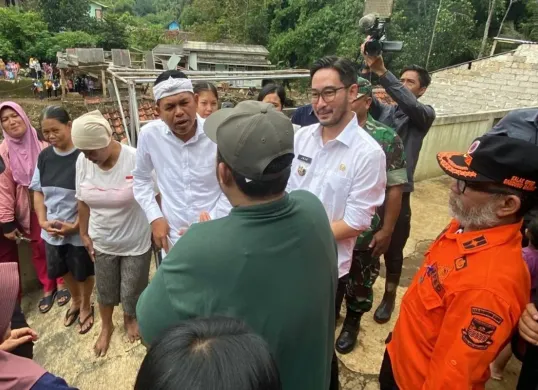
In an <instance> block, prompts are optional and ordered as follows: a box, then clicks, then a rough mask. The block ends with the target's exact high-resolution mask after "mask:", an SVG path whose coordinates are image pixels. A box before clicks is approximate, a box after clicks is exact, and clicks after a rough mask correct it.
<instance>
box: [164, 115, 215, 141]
mask: <svg viewBox="0 0 538 390" xmlns="http://www.w3.org/2000/svg"><path fill="white" fill-rule="evenodd" d="M196 121H197V124H196V133H195V134H194V136H193V137H192V138H191V139H189V140H188V141H187V142H184V144H185V145H187V144H192V143H195V142H197V141H198V139H199V138H201V137H207V136H206V135H205V132H204V122H205V119H204V118H202V117H201V116H200V115H198V114H196ZM163 124H164V126H163V127H162V130H163V131H164V135H166V136H169V135H172V136H175V135H174V133H173V132H172V130H170V128H169V127H168V125H167V124H166V123H165V122H164V121H163ZM177 140H178V141H180V142H183V141H181V140H180V139H179V138H177Z"/></svg>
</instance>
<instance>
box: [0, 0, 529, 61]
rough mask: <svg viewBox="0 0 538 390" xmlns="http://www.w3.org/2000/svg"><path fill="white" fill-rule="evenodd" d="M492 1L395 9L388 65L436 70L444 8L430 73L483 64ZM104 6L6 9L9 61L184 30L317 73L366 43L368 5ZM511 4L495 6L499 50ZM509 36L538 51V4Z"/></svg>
mask: <svg viewBox="0 0 538 390" xmlns="http://www.w3.org/2000/svg"><path fill="white" fill-rule="evenodd" d="M440 1H441V3H440ZM491 1H492V0H395V7H394V13H393V16H392V21H391V23H390V25H389V28H388V37H389V39H391V40H402V41H404V44H405V45H404V50H403V51H402V52H401V53H397V54H387V55H386V59H387V62H388V64H389V66H390V68H392V69H393V70H395V71H398V70H399V69H401V67H403V66H404V65H406V64H410V63H416V64H420V65H425V64H426V60H427V56H428V50H429V46H430V41H431V37H432V34H433V33H434V24H435V18H436V15H437V10H438V7H439V4H441V7H440V12H439V16H438V21H437V24H436V26H435V39H434V41H433V46H432V52H431V55H430V60H429V68H430V69H431V70H434V69H439V68H443V67H446V66H450V65H453V64H456V63H460V62H463V61H467V60H470V59H473V58H476V57H477V55H478V52H479V49H480V44H481V41H482V36H483V34H484V27H485V25H486V20H487V17H488V9H489V4H490V2H491ZM100 2H102V3H104V4H106V5H108V6H109V8H108V9H107V10H106V12H105V19H104V20H103V21H101V22H98V21H95V20H93V19H92V18H90V17H89V14H88V11H89V9H90V6H89V0H26V1H25V5H24V7H23V8H16V7H10V8H0V57H2V58H4V60H5V59H14V60H18V61H21V62H22V63H26V62H27V61H28V58H29V57H30V56H37V57H38V58H40V59H42V60H48V61H54V60H55V57H56V52H57V51H61V50H64V49H66V48H70V47H103V48H105V49H106V50H109V49H111V48H136V49H139V50H149V49H152V48H153V47H155V46H156V45H157V44H159V43H175V42H178V41H177V38H174V37H173V36H170V34H167V32H166V26H167V25H168V24H169V23H170V22H172V21H174V20H177V21H179V22H180V24H181V25H182V28H183V29H184V30H187V31H190V32H192V34H193V36H194V38H193V39H195V40H204V41H218V42H232V43H248V44H261V45H265V46H267V47H268V49H269V51H270V53H271V58H270V59H271V60H272V61H273V63H275V64H277V65H278V66H279V67H308V66H309V65H310V64H311V63H312V61H314V60H315V59H316V58H319V57H320V56H323V55H328V54H337V55H342V56H347V57H350V58H352V59H355V58H357V56H358V53H359V48H360V44H361V42H362V41H363V40H364V38H365V36H364V34H363V33H362V32H360V31H359V29H358V20H359V19H360V17H361V16H362V12H363V8H364V0H100ZM509 2H510V1H509V0H495V8H494V15H493V20H492V24H491V26H490V29H489V32H488V35H489V40H488V44H489V45H491V38H492V37H493V36H495V35H497V32H498V30H499V26H500V22H501V20H502V18H503V16H504V15H505V12H506V10H507V7H508V4H509ZM501 35H503V36H508V37H512V38H519V39H529V40H535V41H538V0H516V1H515V2H514V4H513V5H512V7H511V9H510V12H509V13H508V15H507V18H506V21H505V23H504V25H503V31H502V34H501ZM499 48H500V49H510V48H513V47H510V46H502V45H500V46H499Z"/></svg>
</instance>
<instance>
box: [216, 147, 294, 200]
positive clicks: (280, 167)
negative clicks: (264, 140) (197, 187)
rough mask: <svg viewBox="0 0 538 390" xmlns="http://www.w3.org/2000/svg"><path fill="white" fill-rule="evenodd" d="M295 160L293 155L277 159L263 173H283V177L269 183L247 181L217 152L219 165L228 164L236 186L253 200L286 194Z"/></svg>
mask: <svg viewBox="0 0 538 390" xmlns="http://www.w3.org/2000/svg"><path fill="white" fill-rule="evenodd" d="M293 158H294V155H293V154H291V153H290V154H285V155H283V156H280V157H277V158H275V159H274V160H273V161H271V162H270V163H269V165H267V168H265V170H264V171H263V173H265V174H271V173H278V172H282V176H280V177H278V178H276V179H273V180H269V181H259V180H248V181H247V178H246V177H245V176H243V175H241V174H240V173H237V172H235V171H234V170H233V168H232V167H230V165H229V164H228V163H227V162H226V161H225V160H224V158H223V157H222V154H221V153H220V151H217V164H219V163H224V164H226V166H227V167H228V168H229V169H230V171H232V177H233V180H234V182H235V184H237V186H238V187H239V189H240V190H241V192H242V193H243V194H245V195H246V196H247V197H249V198H252V199H265V198H268V197H270V196H274V195H278V194H281V193H282V192H284V191H285V190H286V186H287V185H288V180H289V179H290V175H291V163H292V162H293Z"/></svg>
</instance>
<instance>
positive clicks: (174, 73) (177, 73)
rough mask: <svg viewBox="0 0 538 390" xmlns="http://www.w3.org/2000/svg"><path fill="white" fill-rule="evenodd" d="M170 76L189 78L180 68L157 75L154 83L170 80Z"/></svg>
mask: <svg viewBox="0 0 538 390" xmlns="http://www.w3.org/2000/svg"><path fill="white" fill-rule="evenodd" d="M170 77H172V78H173V79H188V77H187V75H186V74H185V73H183V72H182V71H180V70H174V69H172V70H166V71H164V72H162V73H161V74H160V75H159V76H158V77H157V79H156V80H155V84H154V85H157V84H159V83H162V82H163V81H165V80H168V79H169V78H170Z"/></svg>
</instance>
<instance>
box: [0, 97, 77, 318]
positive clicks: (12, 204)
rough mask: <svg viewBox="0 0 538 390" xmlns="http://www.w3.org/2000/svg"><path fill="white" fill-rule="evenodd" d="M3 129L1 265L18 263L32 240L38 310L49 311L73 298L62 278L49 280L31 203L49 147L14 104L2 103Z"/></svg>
mask: <svg viewBox="0 0 538 390" xmlns="http://www.w3.org/2000/svg"><path fill="white" fill-rule="evenodd" d="M0 127H1V128H2V132H3V135H4V141H3V142H2V143H1V144H0V157H1V158H2V161H3V166H4V170H3V172H2V173H0V226H1V227H2V233H3V234H0V263H6V262H15V263H18V262H19V254H18V245H17V244H18V243H19V242H21V240H26V239H30V240H31V242H30V246H31V248H32V262H33V264H34V268H35V270H36V273H37V277H38V278H39V281H40V282H41V284H42V285H43V290H44V294H43V298H42V299H41V300H40V301H39V311H41V312H42V313H46V312H48V311H49V310H50V309H51V308H52V305H53V304H54V299H55V298H56V299H57V301H58V305H60V306H63V305H65V304H67V303H68V302H69V300H70V299H71V295H70V294H69V292H68V291H67V290H66V289H65V287H64V282H63V280H62V278H58V279H49V278H48V276H47V261H46V258H45V244H44V242H43V240H42V239H41V228H40V226H39V221H38V218H37V215H36V213H35V211H34V209H33V207H32V204H31V202H30V199H31V196H30V193H29V189H28V187H29V185H30V182H31V180H32V176H33V174H34V170H35V167H36V163H37V157H38V156H39V153H40V152H41V150H42V149H44V148H45V147H46V146H47V144H46V143H45V142H43V141H40V140H39V139H38V133H37V131H36V130H35V129H34V128H33V127H32V125H31V124H30V120H29V119H28V116H27V115H26V113H25V112H24V110H23V109H22V107H21V106H19V105H18V104H17V103H14V102H4V103H1V104H0Z"/></svg>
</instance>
